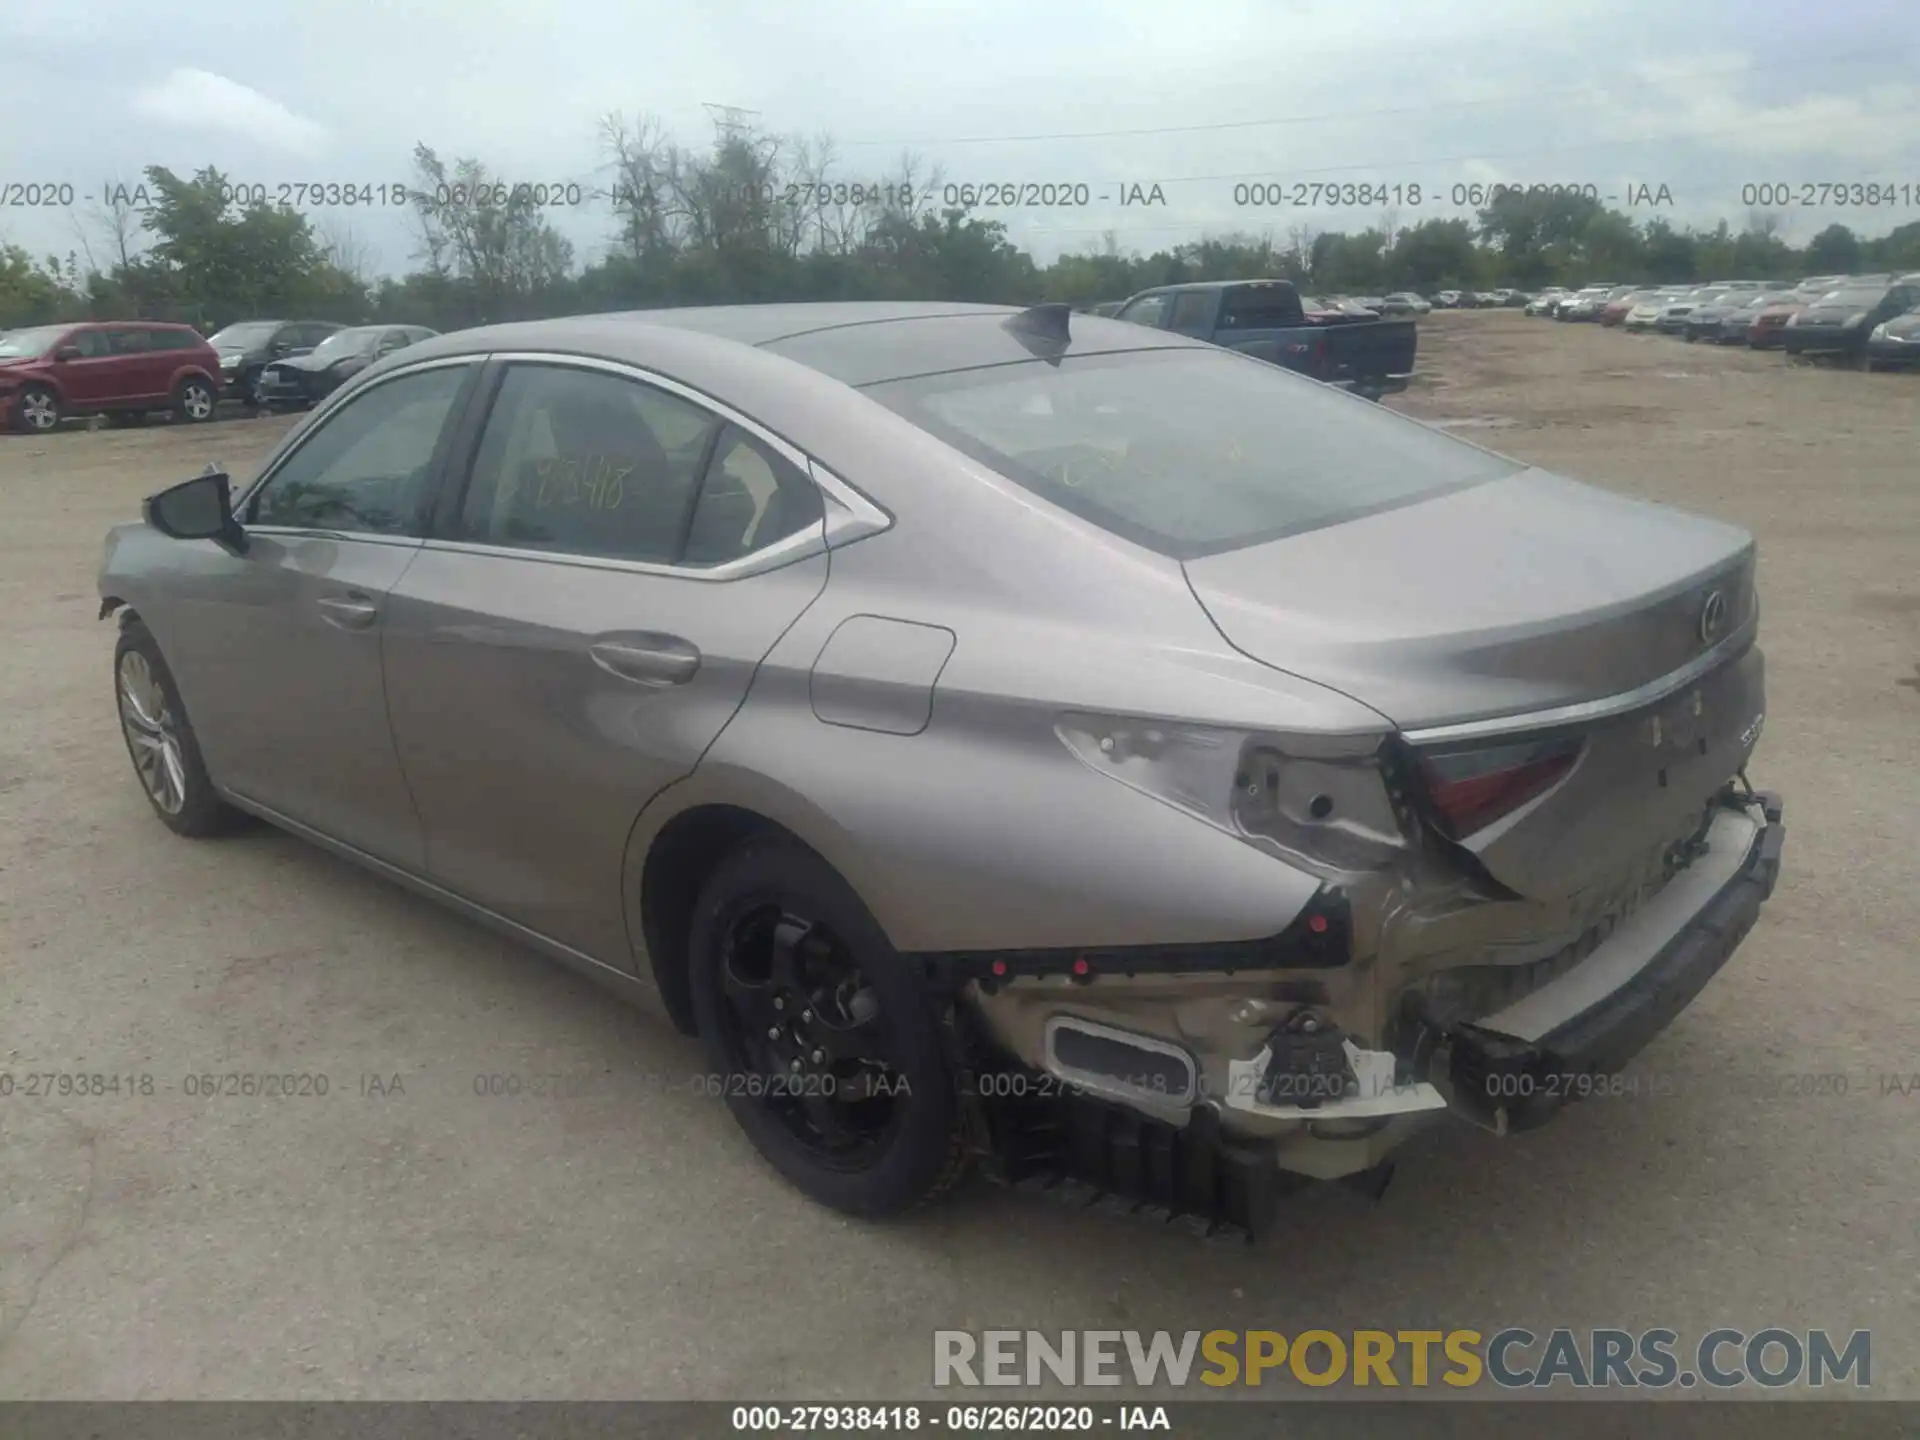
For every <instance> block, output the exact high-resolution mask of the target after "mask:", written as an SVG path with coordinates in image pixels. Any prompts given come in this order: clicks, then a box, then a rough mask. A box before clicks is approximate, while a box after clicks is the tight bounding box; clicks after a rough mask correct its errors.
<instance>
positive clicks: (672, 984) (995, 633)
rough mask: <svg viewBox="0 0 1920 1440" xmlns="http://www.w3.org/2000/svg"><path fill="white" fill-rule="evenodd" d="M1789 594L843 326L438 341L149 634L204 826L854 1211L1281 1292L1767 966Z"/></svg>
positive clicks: (148, 598) (892, 334)
mask: <svg viewBox="0 0 1920 1440" xmlns="http://www.w3.org/2000/svg"><path fill="white" fill-rule="evenodd" d="M1754 559H1755V557H1754V544H1753V541H1752V539H1751V538H1750V537H1749V536H1748V535H1747V534H1746V533H1744V532H1743V531H1740V530H1737V529H1734V528H1732V527H1730V526H1727V525H1724V524H1720V523H1717V522H1715V521H1711V520H1705V519H1697V518H1694V517H1691V516H1688V515H1684V514H1680V513H1676V512H1674V511H1671V510H1668V509H1665V508H1662V507H1658V506H1654V505H1649V504H1645V503H1642V502H1640V501H1637V500H1632V499H1628V498H1625V497H1622V496H1618V495H1615V494H1612V493H1610V492H1607V491H1603V490H1597V489H1590V488H1588V487H1586V486H1584V485H1581V484H1578V483H1576V482H1574V481H1572V480H1568V479H1563V478H1560V477H1559V476H1556V475H1552V474H1548V473H1545V472H1542V471H1540V470H1537V469H1531V468H1529V467H1527V466H1525V465H1523V464H1521V463H1519V462H1517V461H1513V460H1509V459H1506V458H1504V457H1502V456H1499V455H1496V454H1494V453H1492V452H1490V451H1487V450H1484V449H1481V448H1479V447H1477V446H1474V445H1470V444H1467V443H1465V442H1463V441H1460V440H1456V439H1454V438H1451V437H1449V436H1447V435H1445V434H1443V433H1442V432H1440V431H1438V430H1436V429H1432V428H1429V427H1428V426H1425V425H1422V424H1420V423H1417V422H1415V421H1413V420H1410V419H1407V418H1404V417H1402V416H1399V415H1395V414H1393V413H1392V412H1390V411H1387V410H1384V409H1382V408H1381V407H1379V406H1377V405H1373V404H1370V403H1368V402H1366V401H1363V400H1357V399H1354V398H1352V397H1349V396H1346V395H1343V394H1340V393H1338V392H1336V391H1334V390H1332V389H1329V388H1327V387H1324V386H1321V385H1319V384H1316V383H1314V382H1312V381H1310V380H1306V379H1304V378H1301V377H1299V376H1295V375H1292V374H1289V373H1287V372H1286V371H1284V370H1282V369H1280V368H1278V367H1275V366H1271V365H1267V364H1264V363H1261V362H1259V361H1255V360H1250V359H1247V358H1246V357H1243V356H1239V355H1236V354H1233V353H1231V352H1229V351H1226V350H1223V349H1219V348H1216V347H1214V346H1211V345H1207V344H1204V343H1201V342H1197V341H1193V340H1190V339H1186V338H1183V337H1181V336H1179V335H1176V334H1173V333H1170V332H1163V331H1152V330H1145V329H1143V328H1141V327H1140V326H1137V325H1131V324H1126V323H1123V322H1119V321H1111V320H1105V319H1099V318H1094V317H1089V316H1079V315H1074V316H1070V315H1069V314H1068V311H1067V307H1065V306H1039V307H1035V308H1034V309H1031V310H1027V311H1019V310H1013V309H1009V308H1006V307H998V306H980V305H942V304H831V305H779V306H764V307H752V306H749V307H730V308H718V309H691V310H669V311H656V312H650V313H639V314H630V315H618V316H602V317H591V318H576V319H564V320H551V321H541V322H534V323H526V324H513V325H502V326H497V327H492V328H487V329H480V330H469V331H463V332H460V333H457V334H451V335H444V336H440V337H438V338H434V339H429V340H424V341H422V342H421V343H419V344H416V345H413V346H410V347H408V348H407V349H406V350H405V351H403V352H401V353H398V354H395V355H393V356H390V357H388V358H387V359H385V360H382V361H380V362H378V363H376V364H375V365H373V366H372V367H370V368H369V369H367V370H366V371H364V372H363V373H361V374H360V375H358V376H356V377H354V378H353V379H352V380H350V381H349V382H348V383H347V384H346V385H345V386H343V387H342V388H341V389H340V390H339V391H337V392H336V393H334V394H333V395H331V396H329V397H328V398H327V399H326V400H324V401H323V402H322V403H321V405H320V407H319V408H318V409H317V410H316V411H315V412H314V413H313V414H312V415H311V416H309V417H308V418H307V419H306V420H305V422H304V423H302V424H301V425H300V426H299V427H298V428H296V429H295V430H294V431H293V432H292V433H291V434H290V435H289V436H288V437H287V438H286V440H285V441H284V442H283V443H282V445H281V446H280V448H279V449H278V450H277V451H276V452H275V453H274V454H273V455H272V456H271V457H269V459H268V460H267V462H266V464H265V466H264V467H263V468H262V470H261V471H260V473H259V475H258V476H257V477H256V478H254V479H253V480H252V481H251V483H248V484H245V485H244V486H242V487H240V488H239V490H238V493H237V495H234V494H231V493H230V486H229V481H228V479H227V477H226V476H225V475H221V474H217V473H210V474H207V475H204V476H201V477H198V478H195V479H191V480H187V481H185V482H182V483H180V484H177V485H174V486H173V487H171V488H169V489H165V490H162V491H161V492H159V493H158V494H156V495H155V496H153V497H152V498H151V499H150V500H149V501H148V502H147V503H146V508H145V519H144V521H143V522H142V523H137V524H128V525H122V526H119V527H117V528H115V529H114V530H113V531H112V532H111V533H110V534H109V535H108V537H107V541H106V552H105V557H104V562H103V564H102V567H101V571H100V578H99V588H100V593H101V597H102V606H101V613H102V615H103V616H104V615H108V614H114V613H117V614H118V617H119V625H120V633H119V640H118V644H117V647H116V651H115V657H114V665H115V682H116V692H117V703H118V707H119V714H120V718H121V721H122V725H123V729H124V732H125V738H126V743H127V747H128V750H129V752H130V754H131V755H132V758H133V763H134V768H135V771H136V772H137V775H138V777H139V780H140V782H141V784H142V786H143V787H144V789H145V792H146V795H147V797H148V799H149V800H150V801H151V803H152V807H153V809H154V811H155V812H156V813H157V814H158V816H159V817H160V819H161V820H162V821H163V822H164V823H165V824H166V825H167V826H169V827H170V828H171V829H173V830H175V831H177V832H179V833H181V834H184V835H190V836H199V835H206V834H209V833H211V832H213V831H215V830H216V829H219V828H220V827H222V826H223V825H224V824H225V823H227V822H228V821H229V820H231V819H233V818H235V817H236V815H237V813H238V812H250V813H251V814H253V815H255V816H261V817H265V818H266V819H268V820H270V821H272V822H274V823H275V824H277V825H280V826H283V827H285V828H286V829H288V830H291V831H293V832H295V833H296V834H299V835H301V836H304V837H306V838H308V839H310V840H312V841H314V842H317V843H318V844H321V845H323V846H326V847H327V848H329V849H331V850H333V851H336V852H338V853H340V854H342V855H344V856H347V857H348V858H350V859H353V860H355V861H358V862H360V863H362V864H364V865H366V866H368V867H370V868H371V869H373V870H374V871H376V872H378V873H380V874H382V875H385V876H388V877H390V878H392V879H395V880H398V881H401V882H403V883H405V884H408V885H410V886H413V887H415V888H416V889H418V890H421V891H423V892H425V893H426V894H428V895H430V896H432V897H434V898H436V899H438V900H440V901H443V902H445V903H447V904H449V905H452V906H454V907H456V908H458V909H459V910H461V911H464V912H465V913H467V914H468V915H470V916H473V917H475V918H477V919H479V920H481V921H484V922H486V923H488V924H491V925H493V926H496V927H498V928H500V929H502V930H504V931H506V932H508V933H510V934H512V935H515V936H518V937H520V938H522V939H524V940H526V941H528V942H531V943H532V944H533V945H535V946H537V947H539V948H541V949H543V950H545V951H546V952H548V953H550V954H551V955H553V956H554V957H556V958H558V959H560V960H562V961H564V962H566V963H568V964H570V965H573V966H575V967H576V968H578V969H580V970H582V971H584V972H586V973H588V974H590V975H593V976H595V977H597V978H598V979H600V980H602V981H604V982H606V983H607V984H609V985H610V986H612V987H614V988H616V989H618V990H619V991H621V992H622V993H624V994H626V995H628V996H630V997H632V998H635V999H638V1000H641V1001H643V1002H646V1003H651V1004H657V1005H658V1006H660V1007H661V1008H662V1009H664V1011H665V1012H666V1013H667V1014H668V1015H670V1016H671V1017H672V1018H673V1019H674V1020H675V1021H676V1022H677V1023H678V1024H679V1025H680V1026H681V1027H682V1028H683V1029H685V1030H686V1031H688V1032H690V1033H697V1034H698V1035H699V1037H700V1040H701V1042H702V1044H703V1046H704V1048H705V1053H706V1061H707V1066H708V1069H709V1071H710V1073H711V1076H712V1077H713V1078H712V1080H711V1082H710V1083H711V1084H712V1085H713V1086H714V1087H716V1089H717V1090H718V1091H719V1093H724V1094H725V1095H726V1096H727V1098H728V1102H729V1105H730V1107H731V1108H732V1110H733V1113H734V1114H735V1116H736V1117H737V1118H738V1120H739V1122H740V1123H741V1125H742V1126H743V1127H744V1128H745V1130H746V1132H747V1134H748V1135H749V1136H750V1137H751V1138H752V1140H753V1142H754V1144H755V1145H757V1146H758V1147H759V1149H760V1150H761V1151H762V1152H763V1153H764V1154H765V1155H766V1156H767V1157H768V1159H769V1160H770V1161H771V1162H772V1163H773V1164H774V1165H775V1166H777V1167H778V1168H779V1169H780V1170H781V1171H782V1172H783V1173H784V1174H785V1175H786V1176H787V1177H788V1178H789V1179H791V1180H792V1181H793V1182H794V1183H795V1184H797V1185H798V1186H799V1187H800V1188H802V1189H803V1190H805V1191H806V1192H807V1193H809V1194H810V1195H813V1196H815V1197H816V1198H818V1199H820V1200H822V1201H824V1202H826V1203H828V1204H830V1205H833V1206H837V1207H840V1208H842V1209H845V1210H847V1211H850V1212H854V1213H859V1214H869V1215H872V1214H883V1213H888V1212H893V1211H897V1210H900V1209H903V1208H905V1207H907V1206H910V1205H912V1204H914V1203H916V1202H918V1201H921V1200H923V1199H926V1198H927V1197H929V1196H931V1195H934V1194H936V1193H938V1192H940V1191H941V1190H943V1189H945V1188H946V1187H948V1186H950V1185H952V1184H953V1183H954V1182H955V1181H956V1180H957V1179H958V1178H959V1177H960V1175H961V1174H962V1173H963V1172H964V1171H965V1170H966V1169H967V1167H968V1166H969V1164H970V1163H971V1162H972V1161H974V1160H975V1159H977V1158H979V1159H990V1160H991V1162H992V1164H993V1166H995V1167H997V1169H998V1172H999V1173H1001V1174H1002V1175H1005V1176H1012V1177H1015V1178H1018V1177H1019V1176H1021V1175H1024V1174H1027V1173H1030V1172H1033V1171H1036V1170H1043V1171H1047V1172H1049V1173H1053V1174H1056V1175H1066V1176H1069V1177H1071V1178H1074V1179H1078V1180H1081V1181H1086V1182H1088V1183H1091V1184H1094V1185H1097V1186H1100V1187H1101V1188H1103V1189H1106V1190H1108V1191H1116V1192H1119V1193H1122V1194H1126V1195H1130V1196H1132V1197H1134V1198H1136V1199H1138V1200H1141V1201H1143V1202H1150V1203H1152V1204H1154V1205H1158V1206H1161V1207H1164V1208H1165V1209H1166V1210H1168V1211H1171V1212H1175V1213H1184V1214H1189V1215H1199V1216H1204V1217H1206V1218H1207V1219H1209V1220H1210V1221H1214V1222H1231V1223H1236V1224H1241V1225H1245V1226H1247V1227H1248V1228H1250V1229H1253V1230H1255V1231H1258V1230H1259V1229H1261V1228H1263V1227H1264V1225H1265V1224H1266V1223H1267V1219H1268V1217H1270V1215H1271V1203H1272V1196H1273V1194H1274V1193H1275V1191H1276V1189H1277V1188H1278V1185H1277V1182H1278V1181H1279V1179H1280V1177H1281V1176H1283V1175H1284V1174H1289V1173H1290V1174H1292V1175H1295V1176H1299V1175H1306V1176H1315V1177H1320V1178H1334V1177H1341V1176H1354V1177H1357V1178H1358V1179H1359V1181H1360V1183H1369V1184H1370V1183H1372V1181H1373V1179H1374V1178H1375V1177H1380V1176H1382V1175H1383V1174H1384V1171H1383V1169H1382V1166H1383V1162H1384V1160H1385V1157H1386V1156H1387V1154H1388V1153H1389V1152H1390V1151H1391V1150H1392V1149H1393V1148H1394V1147H1395V1146H1396V1145H1398V1144H1399V1143H1400V1142H1401V1141H1402V1140H1403V1139H1404V1138H1405V1137H1406V1136H1407V1134H1408V1133H1409V1131H1410V1130H1412V1129H1413V1128H1415V1127H1416V1126H1417V1125H1419V1124H1420V1123H1422V1122H1424V1121H1426V1120H1429V1119H1431V1118H1433V1117H1435V1116H1437V1115H1440V1114H1442V1113H1445V1112H1447V1111H1449V1110H1450V1111H1452V1112H1453V1113H1454V1114H1456V1115H1458V1116H1461V1117H1463V1118H1465V1119H1467V1120H1470V1121H1472V1122H1475V1123H1477V1124H1480V1125H1483V1126H1486V1127H1488V1128H1490V1129H1493V1130H1495V1131H1498V1132H1500V1133H1505V1132H1508V1131H1512V1130H1518V1129H1523V1128H1526V1127H1527V1126H1530V1125H1533V1124H1536V1123H1538V1122H1539V1121H1541V1120H1544V1119H1545V1118H1547V1117H1548V1116H1549V1115H1551V1114H1552V1113H1553V1111H1554V1110H1555V1109H1556V1108H1557V1107H1558V1106H1559V1105H1560V1104H1561V1103H1563V1102H1564V1101H1566V1100H1568V1099H1573V1098H1578V1097H1579V1096H1580V1095H1582V1094H1585V1093H1589V1092H1590V1091H1591V1090H1592V1087H1593V1084H1594V1079H1595V1077H1596V1076H1597V1077H1600V1079H1601V1084H1602V1089H1603V1091H1605V1093H1613V1090H1614V1089H1617V1088H1618V1085H1617V1083H1616V1082H1617V1080H1618V1076H1617V1072H1618V1071H1619V1070H1620V1067H1621V1066H1622V1065H1623V1064H1624V1063H1625V1061H1626V1060H1627V1059H1628V1058H1629V1057H1631V1056H1632V1055H1634V1054H1635V1053H1636V1052H1637V1051H1638V1050H1640V1048H1641V1047H1642V1046H1644V1045H1645V1044H1646V1043H1647V1041H1648V1040H1649V1039H1650V1038H1651V1037H1652V1036H1653V1035H1655V1034H1656V1033H1657V1032H1658V1031H1660V1030H1661V1029H1662V1028H1663V1027H1664V1026H1665V1025H1666V1024H1667V1022H1668V1021H1669V1020H1671V1019H1672V1017H1673V1016H1674V1015H1675V1014H1676V1013H1677V1012H1678V1011H1679V1010H1680V1009H1681V1008H1682V1007H1684V1006H1685V1005H1686V1004H1687V1003H1688V1001H1689V1000H1691V998H1692V997H1693V996H1694V995H1695V994H1696V993H1697V992H1698V991H1699V990H1700V989H1701V987H1702V986H1704V985H1705V984H1706V983H1707V982H1708V980H1709V979H1710V978H1711V977H1712V976H1713V975H1714V974H1715V973H1716V971H1718V970H1719V968H1720V967H1721V966H1722V964H1723V963H1724V962H1725V961H1726V960H1727V959H1728V957H1729V956H1730V955H1731V954H1732V952H1733V950H1734V948H1735V947H1736V946H1737V945H1738V943H1739V941H1740V940H1741V938H1742V937H1743V936H1744V935H1745V934H1746V932H1747V930H1748V928H1749V927H1750V926H1751V925H1752V924H1753V922H1754V920H1755V918H1756V916H1757V915H1758V913H1759V910H1760V908H1761V904H1762V902H1763V901H1764V900H1765V898H1766V897H1767V896H1768V895H1769V894H1770V893H1771V890H1772V887H1773V883H1774V878H1775V875H1776V873H1777V870H1778V866H1779V857H1780V850H1781V844H1782V838H1783V834H1784V832H1783V830H1782V827H1781V821H1780V806H1779V803H1778V801H1777V800H1776V799H1774V798H1772V797H1770V796H1767V795H1763V794H1756V793H1755V792H1754V791H1753V790H1752V789H1751V788H1749V786H1748V785H1747V783H1746V766H1747V763H1748V758H1749V756H1750V755H1751V753H1752V751H1753V748H1754V744H1755V742H1756V740H1757V739H1758V737H1759V735H1760V730H1761V723H1762V720H1763V718H1764V714H1765V701H1764V698H1763V664H1762V659H1761V653H1760V651H1759V650H1758V649H1757V648H1756V645H1755V635H1756V630H1757V626H1758V622H1759V612H1758V605H1757V600H1756V596H1755V586H1754ZM1582 1077H1585V1078H1582ZM1608 1077H1612V1078H1608ZM1608 1087H1612V1088H1611V1089H1609V1088H1608Z"/></svg>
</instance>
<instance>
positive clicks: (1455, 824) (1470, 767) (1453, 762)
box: [1420, 737, 1580, 840]
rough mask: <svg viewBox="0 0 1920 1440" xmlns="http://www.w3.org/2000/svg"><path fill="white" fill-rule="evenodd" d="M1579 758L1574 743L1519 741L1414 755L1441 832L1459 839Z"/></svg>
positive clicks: (1541, 788) (1550, 782)
mask: <svg viewBox="0 0 1920 1440" xmlns="http://www.w3.org/2000/svg"><path fill="white" fill-rule="evenodd" d="M1579 758H1580V741H1579V740H1578V739H1577V738H1571V737H1563V738H1558V739H1552V740H1540V741H1520V742H1516V743H1508V744H1502V745H1494V746H1485V747H1481V748H1478V749H1472V750H1451V751H1445V752H1441V753H1437V754H1427V755H1422V756H1421V757H1420V773H1421V776H1422V777H1423V778H1424V780H1425V781H1426V789H1427V798H1428V800H1429V801H1431V802H1432V804H1433V808H1434V810H1435V811H1436V812H1437V813H1438V815H1439V817H1440V820H1441V822H1442V825H1443V826H1444V828H1445V829H1446V832H1447V834H1448V835H1449V836H1450V837H1451V838H1453V839H1455V840H1464V839H1465V838H1466V837H1467V836H1469V835H1472V834H1473V833H1475V832H1476V831H1479V830H1484V829H1485V828H1486V827H1487V826H1489V825H1491V824H1492V823H1493V822H1494V821H1496V820H1498V819H1500V818H1501V817H1502V816H1503V815H1510V814H1512V813H1513V812H1514V811H1515V810H1518V809H1519V808H1520V807H1521V806H1522V805H1525V804H1526V803H1527V802H1528V801H1529V800H1532V799H1534V798H1535V797H1536V796H1539V795H1544V794H1545V793H1546V792H1547V791H1549V790H1551V789H1552V788H1553V787H1554V786H1555V785H1557V784H1559V783H1560V781H1561V780H1562V779H1563V778H1564V777H1565V776H1566V775H1567V773H1568V772H1569V771H1571V770H1572V769H1573V767H1574V763H1575V762H1576V761H1578V760H1579Z"/></svg>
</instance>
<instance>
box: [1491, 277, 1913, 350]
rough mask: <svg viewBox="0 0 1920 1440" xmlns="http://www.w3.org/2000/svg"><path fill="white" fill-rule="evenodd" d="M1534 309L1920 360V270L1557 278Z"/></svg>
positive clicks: (1732, 341)
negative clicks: (1611, 281)
mask: <svg viewBox="0 0 1920 1440" xmlns="http://www.w3.org/2000/svg"><path fill="white" fill-rule="evenodd" d="M1526 313H1527V314H1529V315H1538V316H1543V317H1548V318H1551V319H1555V320H1566V321H1575V322H1578V321H1591V322H1593V323H1595V324H1599V325H1606V326H1618V327H1619V328H1621V329H1623V330H1638V331H1652V332H1655V333H1657V334H1662V335H1674V336H1679V337H1680V338H1682V339H1685V340H1689V341H1695V342H1704V343H1707V344H1713V345H1746V346H1749V347H1751V348H1753V349H1755V350H1784V351H1786V352H1787V353H1788V354H1789V355H1810V356H1820V355H1826V356H1837V357H1840V358H1842V359H1846V360H1851V361H1853V362H1854V363H1856V364H1858V365H1860V366H1862V367H1863V368H1865V369H1869V370H1874V369H1879V368H1882V367H1885V368H1888V369H1904V368H1906V367H1909V366H1912V365H1915V364H1920V271H1916V272H1914V273H1913V274H1909V275H1891V274H1885V275H1813V276H1809V277H1808V278H1807V279H1805V280H1717V281H1714V282H1713V283H1711V284H1708V285H1691V284H1690V285H1651V286H1649V285H1589V286H1587V287H1586V288H1585V289H1583V290H1577V291H1576V290H1565V289H1561V288H1558V287H1554V288H1551V289H1548V290H1543V291H1541V292H1540V293H1539V294H1538V295H1536V296H1534V297H1533V299H1532V300H1530V301H1529V302H1528V304H1527V307H1526Z"/></svg>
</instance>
